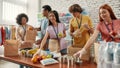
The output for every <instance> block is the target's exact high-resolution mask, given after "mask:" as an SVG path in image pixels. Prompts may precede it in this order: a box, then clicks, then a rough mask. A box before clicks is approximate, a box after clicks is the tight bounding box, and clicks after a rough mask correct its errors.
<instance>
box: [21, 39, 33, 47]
mask: <svg viewBox="0 0 120 68" xmlns="http://www.w3.org/2000/svg"><path fill="white" fill-rule="evenodd" d="M32 47H33V42H32V41H25V42H24V43H21V44H20V45H19V49H25V48H32Z"/></svg>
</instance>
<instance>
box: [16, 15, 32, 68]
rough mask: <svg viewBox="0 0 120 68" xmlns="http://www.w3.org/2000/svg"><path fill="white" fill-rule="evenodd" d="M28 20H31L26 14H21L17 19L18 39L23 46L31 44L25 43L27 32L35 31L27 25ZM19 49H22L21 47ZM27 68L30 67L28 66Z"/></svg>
mask: <svg viewBox="0 0 120 68" xmlns="http://www.w3.org/2000/svg"><path fill="white" fill-rule="evenodd" d="M28 20H29V19H28V16H27V15H26V14H24V13H21V14H19V15H18V16H17V18H16V22H17V24H18V25H19V26H18V28H17V31H16V39H17V40H19V41H20V43H21V45H28V44H29V43H31V42H27V41H25V38H24V37H25V34H26V30H28V29H29V28H32V29H33V27H32V26H31V25H28V24H27V22H28ZM19 49H22V48H21V46H20V48H19ZM20 68H24V66H23V65H20ZM26 68H28V67H27V66H26Z"/></svg>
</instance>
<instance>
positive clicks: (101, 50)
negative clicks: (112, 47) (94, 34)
mask: <svg viewBox="0 0 120 68" xmlns="http://www.w3.org/2000/svg"><path fill="white" fill-rule="evenodd" d="M105 47H106V42H105V41H100V46H99V49H98V63H97V68H104V51H105Z"/></svg>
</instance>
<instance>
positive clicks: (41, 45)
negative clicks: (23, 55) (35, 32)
mask: <svg viewBox="0 0 120 68" xmlns="http://www.w3.org/2000/svg"><path fill="white" fill-rule="evenodd" d="M48 36H49V34H48V32H47V31H46V34H45V36H44V38H43V40H42V42H41V44H40V48H39V50H38V51H37V52H36V53H35V54H34V56H33V58H34V57H35V56H36V55H38V54H39V53H40V51H41V49H42V48H43V47H44V45H45V43H46V41H47V38H48Z"/></svg>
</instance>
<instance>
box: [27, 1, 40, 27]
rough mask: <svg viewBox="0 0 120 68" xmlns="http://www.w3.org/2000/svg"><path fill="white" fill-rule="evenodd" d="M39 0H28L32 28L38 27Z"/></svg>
mask: <svg viewBox="0 0 120 68" xmlns="http://www.w3.org/2000/svg"><path fill="white" fill-rule="evenodd" d="M38 3H39V0H28V16H29V22H28V23H29V24H30V25H32V26H36V23H37V22H38V21H37V14H38V11H39V5H38Z"/></svg>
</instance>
